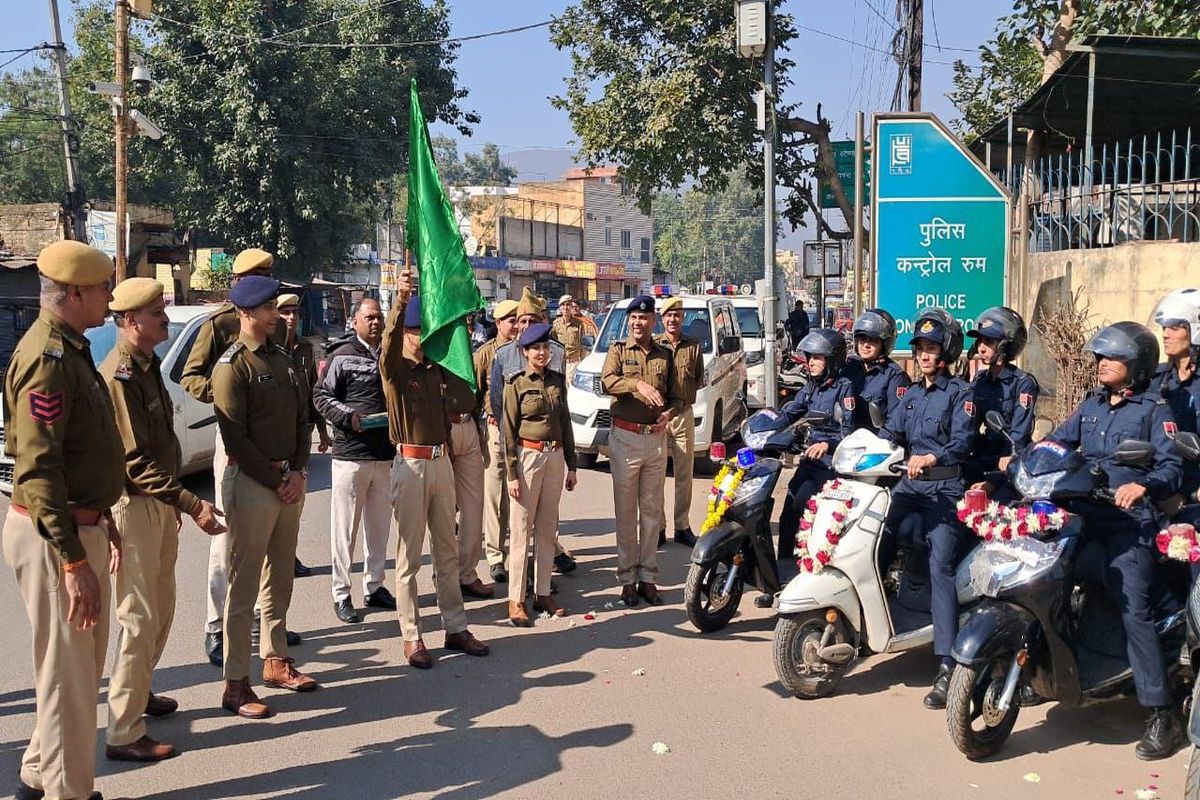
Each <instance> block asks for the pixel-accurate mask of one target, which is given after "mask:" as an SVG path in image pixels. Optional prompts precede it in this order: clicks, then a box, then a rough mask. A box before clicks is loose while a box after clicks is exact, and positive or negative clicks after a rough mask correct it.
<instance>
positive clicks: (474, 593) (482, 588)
mask: <svg viewBox="0 0 1200 800" xmlns="http://www.w3.org/2000/svg"><path fill="white" fill-rule="evenodd" d="M459 588H461V589H462V593H463V597H474V598H476V599H478V600H488V599H490V598H492V597H495V596H496V590H495V589H493V588H492V587H491V586H488V585H487V584H486V583H484V582H483V581H481V580H479V578H476V579H475V580H473V581H471V582H470V583H460V584H459Z"/></svg>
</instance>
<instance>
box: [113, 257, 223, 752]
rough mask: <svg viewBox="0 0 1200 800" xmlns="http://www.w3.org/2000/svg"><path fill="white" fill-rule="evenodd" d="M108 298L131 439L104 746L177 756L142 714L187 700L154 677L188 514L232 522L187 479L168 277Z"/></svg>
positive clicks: (206, 523) (215, 524) (208, 526)
mask: <svg viewBox="0 0 1200 800" xmlns="http://www.w3.org/2000/svg"><path fill="white" fill-rule="evenodd" d="M108 307H109V310H110V311H112V312H113V316H114V318H115V321H116V325H117V342H116V345H115V346H114V347H113V349H112V350H111V351H109V354H108V356H107V357H106V358H105V359H104V363H102V364H101V365H100V374H101V375H102V376H104V381H105V383H106V384H107V386H108V391H109V394H110V395H111V396H112V401H113V408H114V409H115V411H116V420H117V430H118V431H120V433H121V441H122V443H123V444H124V447H125V494H124V495H122V497H121V499H120V501H118V502H117V504H116V505H115V506H113V509H112V513H113V520H114V522H115V523H116V525H117V530H119V531H120V532H121V543H122V551H121V556H122V558H121V569H120V570H119V571H118V572H117V574H116V577H115V579H114V584H115V586H114V593H113V606H114V608H115V609H116V616H117V623H118V624H119V625H120V626H121V635H120V638H119V640H118V644H117V659H116V662H115V663H114V664H113V669H112V676H111V678H110V679H109V682H108V731H107V733H106V736H105V741H106V744H107V746H106V747H105V754H106V755H107V757H108V758H110V759H113V760H117V761H158V760H160V759H164V758H169V757H171V756H173V755H174V754H175V748H174V747H172V746H171V745H170V744H167V743H165V742H164V743H160V742H156V741H154V740H153V739H151V738H150V737H149V736H147V735H146V723H145V721H144V720H143V719H142V715H143V714H145V715H147V716H151V717H162V716H166V715H167V714H171V713H174V711H175V710H176V709H177V708H178V707H179V704H178V703H177V702H175V701H174V700H172V699H171V698H169V697H161V696H158V695H155V694H153V693H151V691H150V683H151V678H152V677H153V675H154V668H155V666H157V664H158V659H159V658H160V657H161V656H162V653H163V648H164V647H166V644H167V636H168V634H169V633H170V631H171V620H172V619H173V618H174V616H175V558H176V556H177V555H178V553H179V525H180V514H181V513H183V514H187V515H189V516H191V517H192V518H193V519H195V520H196V524H197V525H198V526H199V527H200V529H201V530H202V531H204V532H205V533H207V534H209V535H212V534H217V533H224V532H225V526H224V525H222V524H221V522H220V520H219V519H218V515H219V514H220V512H219V511H218V510H217V509H216V508H214V507H213V505H212V504H211V503H209V502H208V501H206V500H201V499H200V498H199V497H197V496H196V495H194V494H192V493H191V492H190V491H188V490H187V489H185V488H183V485H182V484H180V483H179V477H178V476H179V468H180V466H181V463H180V462H181V458H182V454H181V452H180V448H179V440H178V439H177V438H176V437H175V428H174V426H173V423H172V419H173V416H174V414H173V412H174V408H173V406H172V403H171V397H170V395H168V394H167V388H166V386H165V385H163V379H162V362H161V361H159V358H158V355H157V354H156V353H155V352H154V348H155V346H156V345H158V344H161V343H162V342H165V341H166V340H167V311H166V302H165V301H164V299H163V285H162V284H161V283H159V282H158V281H156V280H154V279H153V278H128V279H127V280H124V281H122V282H121V283H120V284H118V285H117V288H116V289H114V290H113V300H112V302H111V303H109V305H108Z"/></svg>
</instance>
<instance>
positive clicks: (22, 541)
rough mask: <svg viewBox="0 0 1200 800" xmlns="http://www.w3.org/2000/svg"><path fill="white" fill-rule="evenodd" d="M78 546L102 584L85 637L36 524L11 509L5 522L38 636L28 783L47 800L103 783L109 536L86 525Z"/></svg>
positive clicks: (24, 768)
mask: <svg viewBox="0 0 1200 800" xmlns="http://www.w3.org/2000/svg"><path fill="white" fill-rule="evenodd" d="M79 538H80V540H81V541H82V542H83V546H84V549H85V550H86V551H87V560H88V564H90V565H91V567H92V571H93V572H95V573H96V577H97V578H98V579H99V583H100V616H99V621H98V622H97V623H96V626H95V627H94V628H91V629H90V630H86V631H78V630H76V629H75V626H74V625H72V624H71V623H69V622H67V610H68V609H69V608H70V605H71V603H70V599H69V598H68V597H67V592H66V586H65V584H64V582H63V581H62V575H63V572H62V560H61V559H60V558H59V557H58V554H57V552H55V550H54V548H53V547H52V546H51V545H50V543H49V542H47V541H46V540H45V539H43V538H42V537H41V536H39V535H38V533H37V530H36V529H35V528H34V525H33V521H32V520H30V519H29V517H27V516H25V515H24V514H19V513H17V512H16V511H14V510H13V509H12V508H11V507H10V508H9V510H8V515H7V516H6V517H5V520H4V560H5V561H7V562H8V565H9V566H10V567H12V570H13V572H14V573H16V577H17V587H18V588H19V589H20V592H21V599H22V600H23V601H24V603H25V613H26V615H28V617H29V624H30V626H31V627H32V628H33V675H34V696H35V697H36V698H37V719H36V721H35V723H34V728H33V733H32V734H31V735H30V737H29V746H28V747H26V748H25V755H24V756H23V757H22V759H21V780H22V781H24V782H25V784H26V785H28V786H31V787H32V788H34V789H41V790H42V791H44V792H45V793H46V798H47V800H67V798H71V799H73V798H79V799H80V800H83V798H86V797H88V796H89V795H90V794H91V793H92V790H93V788H94V785H95V778H96V695H97V694H99V692H100V676H101V674H102V673H103V672H104V657H105V655H106V653H107V652H108V618H109V592H110V590H109V583H108V577H107V576H108V536H107V534H106V532H105V530H104V528H103V527H101V526H99V525H81V526H79Z"/></svg>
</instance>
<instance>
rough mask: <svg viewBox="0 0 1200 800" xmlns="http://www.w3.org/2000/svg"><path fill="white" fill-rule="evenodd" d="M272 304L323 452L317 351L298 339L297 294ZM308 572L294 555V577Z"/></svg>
mask: <svg viewBox="0 0 1200 800" xmlns="http://www.w3.org/2000/svg"><path fill="white" fill-rule="evenodd" d="M275 305H276V307H277V308H278V309H279V323H280V327H281V328H283V331H284V334H283V337H284V338H283V349H284V350H286V351H287V352H288V355H290V356H291V357H292V363H293V364H294V365H295V367H296V374H297V375H299V376H300V378H301V379H302V380H303V387H302V388H303V389H304V397H305V400H304V402H305V404H306V405H307V406H308V422H309V424H310V425H312V426H314V427H315V428H316V429H317V439H318V444H317V452H319V453H324V452H325V451H326V450H328V449H329V445H330V444H331V441H330V438H329V427H328V426H327V425H326V424H325V418H324V417H322V416H321V415H320V414H318V413H317V408H316V406H315V405H313V399H312V398H313V389H314V388H315V387H316V385H317V352H316V350H315V349H314V348H313V346H312V342H307V341H305V340H304V339H301V338H300V295H298V294H295V293H292V292H288V293H287V294H281V295H279V299H278V300H276V301H275ZM300 513H301V514H303V513H304V498H301V499H300ZM309 575H312V570H311V569H309V568H308V567H307V566H305V565H304V564H303V563H302V562H301V561H300V557H299V556H296V577H297V578H307V577H308V576H309Z"/></svg>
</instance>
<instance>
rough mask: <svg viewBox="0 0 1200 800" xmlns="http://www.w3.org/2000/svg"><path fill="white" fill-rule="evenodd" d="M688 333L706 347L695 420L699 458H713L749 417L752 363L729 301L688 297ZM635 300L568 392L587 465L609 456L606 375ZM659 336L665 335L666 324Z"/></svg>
mask: <svg viewBox="0 0 1200 800" xmlns="http://www.w3.org/2000/svg"><path fill="white" fill-rule="evenodd" d="M682 300H683V332H684V334H686V335H687V336H690V337H691V338H693V339H696V340H697V341H699V342H700V349H701V352H702V353H703V354H704V385H703V386H702V387H701V388H700V391H699V392H697V394H696V402H695V404H694V405H693V406H692V416H693V417H694V419H695V424H696V451H695V452H696V454H697V455H698V456H701V457H707V452H708V445H709V444H710V443H711V442H713V441H714V440H716V441H724V440H725V439H727V438H729V437H730V436H731V435H732V434H733V433H735V432H736V431H737V426H738V425H739V424H740V423H741V421H742V420H743V419H744V418H745V415H746V396H745V390H746V389H745V387H746V364H745V360H744V358H743V350H742V339H741V331H740V329H739V328H738V322H737V314H736V312H735V310H734V307H733V304H732V303H731V302H730V300H729V298H726V297H719V296H694V295H684V296H683V297H682ZM629 303H630V300H629V299H625V300H621V301H620V302H618V303H616V304H615V305H614V306H613V307H612V309H611V310H610V311H609V312H608V316H607V317H606V318H605V320H604V324H603V326H601V328H600V334H599V336H597V337H596V343H595V346H594V347H593V348H592V352H591V353H590V354H588V355H587V356H586V357H585V358H584V359H583V360H582V361H580V362H579V366H578V367H577V368H576V370H575V378H574V379H573V380H572V381H571V386H570V387H569V388H568V389H567V404H568V405H569V406H570V409H571V424H572V430H573V432H574V434H575V449H576V450H577V451H578V452H579V454H580V462H581V463H582V464H584V465H585V466H589V465H591V464H594V463H595V461H596V456H597V455H599V454H604V455H608V435H609V432H610V431H611V429H612V414H611V413H610V412H609V407H610V405H611V398H610V397H609V396H608V395H606V394H604V390H603V388H601V385H600V374H601V372H602V371H603V370H604V359H605V357H606V356H607V355H608V348H609V345H610V344H611V343H612V342H616V341H622V340H624V339H627V338H628V337H629V327H628V311H627V310H628V308H629ZM654 332H655V335H658V334H660V333H662V322H661V320H660V321H659V322H658V323H657V324H656V325H655V328H654Z"/></svg>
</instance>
